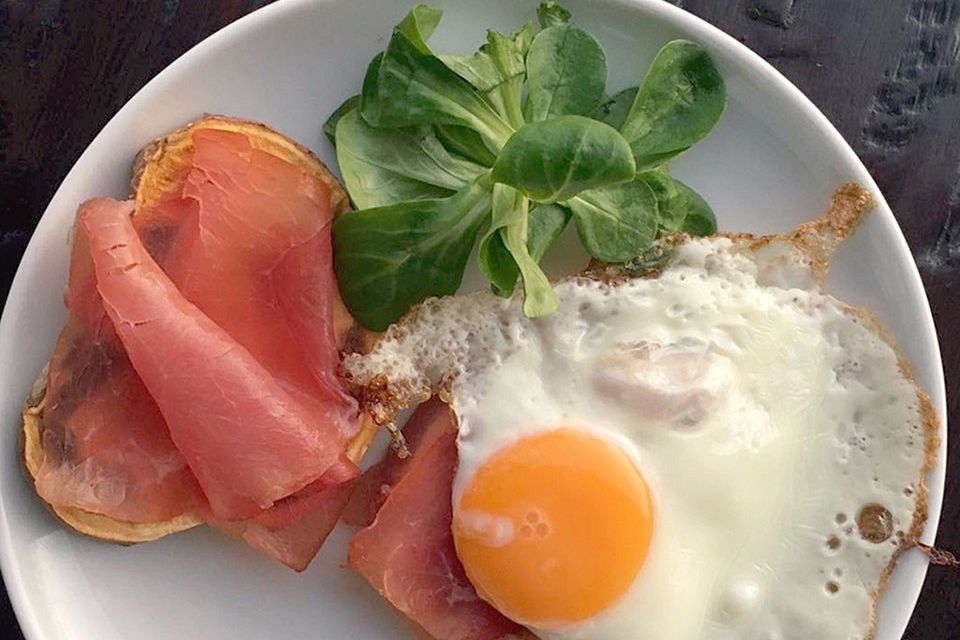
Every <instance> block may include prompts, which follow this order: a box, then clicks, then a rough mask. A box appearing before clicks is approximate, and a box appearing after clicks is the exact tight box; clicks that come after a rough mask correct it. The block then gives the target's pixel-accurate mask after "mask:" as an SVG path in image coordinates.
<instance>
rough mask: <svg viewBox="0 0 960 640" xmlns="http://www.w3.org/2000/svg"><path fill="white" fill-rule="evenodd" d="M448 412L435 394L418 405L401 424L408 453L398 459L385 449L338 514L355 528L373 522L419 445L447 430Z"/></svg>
mask: <svg viewBox="0 0 960 640" xmlns="http://www.w3.org/2000/svg"><path fill="white" fill-rule="evenodd" d="M449 413H450V409H449V407H447V405H446V403H444V402H442V401H441V400H440V399H439V398H436V397H434V398H431V399H430V400H427V401H426V402H424V403H423V404H421V405H420V406H419V407H417V410H416V411H414V412H413V415H411V416H410V419H409V420H407V423H406V424H405V425H403V437H404V439H405V440H406V443H407V449H408V450H409V451H410V454H411V455H409V456H407V457H406V458H401V457H400V456H398V455H396V454H395V453H394V452H392V451H388V452H387V453H386V455H384V457H383V460H381V461H380V462H378V463H376V464H375V465H373V466H372V467H370V468H369V469H367V470H366V471H364V472H363V475H362V476H360V478H359V479H358V480H357V485H356V489H354V491H353V494H352V495H351V496H350V502H349V503H347V507H346V509H344V511H343V515H342V516H341V517H342V519H343V521H344V522H345V523H347V524H349V525H353V526H358V527H366V526H369V525H370V524H371V523H373V519H374V518H375V517H376V515H377V511H379V510H380V507H382V506H383V503H384V502H385V501H386V499H387V496H388V495H390V491H392V490H393V487H394V486H396V484H397V483H398V482H399V481H400V480H401V479H402V478H403V476H404V475H406V473H407V471H408V469H409V466H410V464H411V462H412V461H413V459H414V456H415V455H416V453H417V451H419V450H420V445H421V444H422V443H424V442H427V443H431V442H434V441H435V440H436V438H437V436H438V435H441V434H443V433H446V432H447V431H449V430H450V415H449Z"/></svg>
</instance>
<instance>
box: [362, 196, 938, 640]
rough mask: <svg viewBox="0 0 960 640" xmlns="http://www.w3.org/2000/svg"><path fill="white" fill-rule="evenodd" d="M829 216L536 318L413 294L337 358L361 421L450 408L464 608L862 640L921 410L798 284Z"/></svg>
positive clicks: (911, 496)
mask: <svg viewBox="0 0 960 640" xmlns="http://www.w3.org/2000/svg"><path fill="white" fill-rule="evenodd" d="M849 213H850V212H849V211H847V212H846V214H847V215H849ZM858 215H859V214H858ZM846 223H847V224H846V226H844V225H838V218H837V217H836V214H834V217H833V218H828V219H825V220H823V221H820V223H818V224H815V225H810V226H807V227H804V228H801V229H800V230H798V232H797V233H795V234H793V235H792V236H783V237H777V238H767V239H760V240H757V239H753V238H749V237H746V236H740V237H735V238H727V237H712V238H703V239H693V238H681V239H679V240H675V241H673V242H672V243H670V244H669V246H665V247H661V251H662V252H663V255H664V260H663V262H665V264H662V265H660V266H658V268H657V269H656V270H655V272H654V273H647V272H643V273H635V272H631V269H630V267H629V266H628V267H627V268H617V269H608V270H601V271H595V272H593V273H590V274H586V275H584V276H581V277H576V278H572V279H568V280H566V281H564V282H561V283H559V284H557V285H556V287H555V289H556V293H557V297H558V300H559V309H558V310H557V312H556V313H555V314H553V315H551V316H549V317H545V318H538V319H530V318H526V317H524V315H523V313H522V308H521V302H522V301H521V300H519V299H517V298H513V299H501V298H497V297H495V296H493V295H492V294H489V293H486V292H479V293H474V294H469V295H465V296H457V297H449V298H444V299H436V300H431V301H428V302H426V303H424V304H423V305H422V306H421V307H420V308H419V309H417V310H416V311H415V312H414V313H413V314H411V315H410V316H408V317H407V318H406V319H405V320H403V321H402V322H401V323H399V324H398V325H395V326H394V327H393V328H392V329H391V330H390V331H389V332H388V333H387V335H386V337H385V338H384V339H382V340H380V341H379V343H378V344H377V345H376V347H375V348H374V349H373V350H372V351H371V352H370V353H369V354H367V355H362V356H360V355H354V356H350V357H349V358H348V359H347V361H346V363H345V366H346V370H347V372H348V374H349V375H350V376H351V377H352V378H353V380H354V381H355V382H356V383H357V384H359V385H361V386H363V385H368V386H371V387H373V386H377V387H378V388H379V394H378V397H380V398H386V397H389V398H390V400H391V401H390V403H389V405H378V406H373V407H372V409H373V410H374V411H379V412H380V413H381V415H380V417H381V419H389V417H390V416H391V415H392V412H393V411H394V410H395V409H396V408H397V407H398V406H399V405H403V404H406V403H409V402H412V401H416V400H420V399H423V398H424V397H425V396H427V395H429V394H430V393H433V392H437V391H439V392H440V394H441V397H443V398H444V399H445V400H446V401H447V402H448V403H449V404H450V406H451V407H452V409H453V411H454V413H455V414H456V417H457V420H458V425H459V427H458V428H459V436H458V450H459V456H460V464H459V468H458V471H457V473H456V476H455V478H454V485H453V493H452V500H453V514H454V515H453V524H452V526H453V534H454V539H455V542H456V547H457V553H458V555H459V557H460V559H461V561H462V562H463V565H464V567H465V569H466V571H467V575H468V576H469V578H470V580H471V582H472V583H473V585H474V586H475V587H476V589H477V592H478V593H479V594H480V595H481V597H483V598H484V599H485V600H487V601H488V602H490V603H491V604H492V605H493V606H494V607H495V608H497V609H498V610H499V611H500V612H501V613H503V614H504V615H506V616H507V617H509V618H511V619H513V620H515V621H517V622H519V623H521V624H524V625H525V626H527V627H529V628H530V629H531V630H532V631H533V632H534V633H536V634H537V635H538V636H540V637H542V638H544V639H568V638H569V639H581V638H582V639H587V638H590V639H599V640H605V639H609V640H618V639H625V638H644V639H645V640H656V639H660V638H664V639H671V640H677V639H680V640H682V639H699V638H719V639H730V640H733V639H746V638H749V639H751V640H754V639H765V640H781V639H783V640H785V639H789V638H798V639H800V638H803V639H807V638H812V637H816V638H843V639H848V638H867V637H870V636H871V635H872V632H873V624H874V616H875V611H874V609H875V604H876V600H877V598H878V596H879V593H880V591H881V590H882V587H883V584H884V582H885V580H886V577H887V574H888V573H889V571H890V570H891V569H892V565H893V562H894V561H895V559H896V556H897V554H898V553H899V552H900V551H901V550H902V549H904V548H905V547H906V546H908V545H909V544H911V543H912V541H913V540H914V538H915V536H916V535H917V534H918V533H919V529H920V526H921V525H922V522H923V515H924V500H925V488H924V484H923V479H924V476H925V473H926V471H927V470H928V468H929V466H930V464H931V463H932V457H933V454H934V451H935V447H936V442H935V435H934V434H935V427H936V425H935V422H936V418H935V416H934V413H933V411H932V409H931V406H930V403H929V400H928V399H927V397H926V396H925V394H923V392H922V391H920V390H919V389H918V387H917V386H916V384H915V383H914V381H913V379H912V376H911V374H910V373H909V367H908V366H907V365H906V364H905V362H904V361H903V360H902V359H901V358H900V357H899V356H898V354H897V352H896V350H895V348H894V347H893V346H892V343H891V342H890V341H889V340H887V339H886V338H885V337H884V334H883V332H882V331H881V330H880V328H879V325H877V324H876V323H875V321H873V320H872V318H871V317H870V316H869V315H868V314H865V313H864V312H861V311H858V310H856V309H853V308H851V307H848V306H847V305H845V304H843V303H842V302H840V301H838V300H836V299H835V298H833V297H831V296H829V295H827V294H825V293H823V292H822V291H821V287H820V284H819V280H820V277H821V276H822V272H823V269H824V268H825V266H826V265H825V257H827V256H828V254H829V251H830V249H831V248H832V247H833V246H835V245H836V244H837V243H838V242H839V240H840V239H841V236H842V235H843V233H845V232H846V229H847V227H849V226H851V225H850V223H851V221H850V220H847V221H846ZM641 271H643V270H641ZM384 384H385V385H386V389H387V390H388V393H386V394H384V393H383V388H382V387H383V385H384ZM374 404H376V403H374Z"/></svg>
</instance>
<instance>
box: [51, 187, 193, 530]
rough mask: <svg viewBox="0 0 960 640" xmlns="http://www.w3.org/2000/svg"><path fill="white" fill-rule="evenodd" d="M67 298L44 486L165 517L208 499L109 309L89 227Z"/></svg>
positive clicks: (120, 512) (111, 508)
mask: <svg viewBox="0 0 960 640" xmlns="http://www.w3.org/2000/svg"><path fill="white" fill-rule="evenodd" d="M110 206H112V205H110ZM65 303H66V306H67V310H68V317H67V323H66V326H65V327H64V329H63V331H62V332H61V334H60V338H59V339H58V341H57V346H56V350H55V351H54V354H53V357H52V358H51V359H50V365H49V373H48V375H47V388H46V395H45V407H44V411H43V417H42V421H41V424H40V438H41V443H42V446H43V450H44V458H43V464H42V465H41V467H40V469H39V471H38V473H37V477H36V489H37V492H38V493H39V495H40V496H41V497H42V498H43V499H44V500H45V501H46V502H48V503H50V504H53V505H57V506H68V507H79V508H81V509H84V510H86V511H90V512H93V513H98V514H101V515H105V516H108V517H111V518H114V519H116V520H122V521H126V522H140V523H146V522H163V521H166V520H169V519H171V518H174V517H177V516H179V515H182V514H184V513H192V512H196V511H198V510H199V509H201V508H203V507H204V505H205V503H206V500H205V498H204V496H203V493H202V492H201V491H200V487H199V485H198V484H197V481H196V479H195V478H194V476H193V473H192V472H191V471H190V468H189V467H188V466H187V462H186V460H185V459H184V458H183V456H182V455H181V453H180V452H179V451H178V450H177V448H176V447H175V446H174V444H173V441H172V440H171V439H170V436H169V433H168V432H167V427H166V424H165V423H164V420H163V416H162V415H161V413H160V411H159V409H157V406H156V403H154V401H153V399H152V398H151V397H150V395H149V394H148V393H147V390H146V389H145V388H144V386H143V383H142V382H141V381H140V378H139V377H137V374H136V372H135V371H134V369H133V366H132V365H131V364H130V359H129V358H128V357H127V354H126V352H125V351H124V350H123V345H122V344H121V343H120V340H119V338H118V337H117V334H116V332H115V331H114V330H113V324H112V323H111V322H110V319H109V318H108V317H107V315H106V312H105V311H104V308H103V304H102V302H101V301H100V296H99V295H98V294H97V283H96V277H95V274H94V268H93V260H92V258H91V256H90V248H89V245H88V243H87V242H86V239H85V238H84V236H83V234H75V235H74V239H73V249H72V252H71V260H70V279H69V283H68V287H67V292H66V296H65Z"/></svg>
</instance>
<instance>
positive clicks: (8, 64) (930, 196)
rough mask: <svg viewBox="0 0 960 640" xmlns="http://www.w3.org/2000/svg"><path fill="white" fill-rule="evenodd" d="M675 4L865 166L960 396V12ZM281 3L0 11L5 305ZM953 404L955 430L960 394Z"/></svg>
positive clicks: (931, 594) (932, 595)
mask: <svg viewBox="0 0 960 640" xmlns="http://www.w3.org/2000/svg"><path fill="white" fill-rule="evenodd" d="M477 1H482V0H477ZM664 1H667V0H664ZM411 2H412V0H411ZM672 2H673V4H677V5H679V6H681V7H683V8H684V9H687V10H688V11H691V12H693V13H695V14H696V15H698V16H700V17H702V18H704V19H706V20H708V21H709V22H711V23H713V24H715V25H717V26H718V27H720V28H721V29H723V30H725V31H727V32H728V33H731V34H732V35H733V36H735V37H736V38H738V39H739V40H741V41H742V42H744V43H745V44H746V45H747V46H749V47H751V48H752V49H754V50H755V51H757V52H758V53H760V55H762V56H763V57H765V58H766V59H767V60H769V61H770V62H771V63H773V65H774V66H776V67H777V68H778V69H779V70H780V71H781V72H783V73H784V74H785V75H786V76H787V77H788V78H789V79H790V80H791V81H793V82H794V83H795V84H796V85H797V86H799V87H800V89H801V90H803V91H804V92H805V93H806V94H807V95H808V96H810V98H811V99H812V100H813V101H814V102H815V103H816V104H817V105H818V106H819V107H820V109H822V110H823V111H824V112H825V113H826V114H827V116H828V117H829V118H830V120H831V121H833V123H834V124H835V125H836V126H837V127H838V128H839V129H840V132H841V133H842V134H843V135H844V137H845V138H846V139H847V141H848V142H849V143H850V144H851V145H852V146H853V148H854V149H855V150H856V151H857V153H858V154H860V157H861V158H863V160H864V162H865V163H866V165H867V167H868V168H869V169H870V172H871V173H872V174H873V176H874V177H875V178H876V180H877V182H878V183H879V184H880V188H881V189H882V190H883V192H884V194H885V195H886V197H887V199H888V201H889V203H890V205H891V207H892V208H893V211H894V213H895V214H896V216H897V219H898V220H899V221H900V226H901V228H902V229H903V232H904V234H906V237H907V241H908V242H909V243H910V246H911V248H912V249H913V254H914V256H915V258H916V260H917V263H918V264H919V266H920V273H921V274H922V276H923V280H924V283H925V285H926V287H927V292H928V294H929V296H930V302H931V304H932V306H933V313H934V317H935V319H936V322H937V327H938V330H939V334H940V344H941V349H942V351H943V359H944V366H945V369H946V375H947V388H948V389H956V388H957V384H958V381H960V335H958V332H957V329H956V327H957V322H958V318H960V297H958V295H957V294H958V288H960V0H672ZM268 3H269V2H268V1H266V0H209V1H207V0H183V1H181V0H0V295H2V296H3V297H4V298H5V296H6V292H7V289H8V287H9V284H10V280H11V279H12V278H13V274H14V272H15V271H16V268H17V264H18V262H19V259H20V255H21V253H22V252H23V249H24V248H25V247H26V244H27V242H28V240H29V239H30V233H31V231H32V229H33V227H34V225H35V224H36V222H37V221H38V220H39V218H40V215H41V214H42V213H43V210H44V208H45V207H46V205H47V201H48V200H49V199H50V198H51V196H52V195H53V192H54V190H55V189H56V188H57V186H58V185H59V183H60V181H61V180H62V179H63V177H64V176H65V175H66V173H67V170H68V169H69V168H70V167H71V166H72V165H73V163H74V161H75V160H76V159H77V157H78V156H79V155H80V153H81V152H82V151H83V149H84V148H85V147H86V145H87V144H88V143H89V142H90V141H91V140H92V139H93V137H94V135H95V134H96V133H97V132H98V131H99V130H100V128H101V127H103V125H104V124H106V122H107V120H108V119H109V118H110V117H111V116H112V115H113V114H114V112H116V111H117V110H118V109H119V108H120V107H121V106H122V105H123V103H124V102H126V101H127V99H128V98H130V96H132V95H133V94H134V92H136V91H137V89H139V88H140V87H141V86H142V85H143V84H144V83H146V82H147V81H148V80H149V79H150V78H151V77H153V76H154V75H155V74H156V73H157V72H159V71H160V70H161V69H163V68H164V67H165V66H166V65H167V64H168V63H169V62H171V61H172V60H173V59H174V58H176V57H177V56H179V55H180V54H181V53H183V52H184V51H186V50H187V49H188V48H189V47H191V46H193V45H194V44H195V43H197V42H199V41H200V40H202V39H203V38H204V37H206V36H207V35H209V34H210V33H212V32H213V31H215V30H217V29H219V28H221V27H223V26H225V25H226V24H228V23H230V22H232V21H233V20H235V19H236V18H238V17H240V16H242V15H244V14H245V13H248V12H249V11H251V10H253V9H255V8H258V7H260V6H263V5H265V4H268ZM4 366H10V363H5V364H4ZM948 401H949V418H950V421H951V422H954V423H957V421H958V420H960V396H958V394H956V393H953V394H950V395H949V397H948ZM948 455H949V459H950V467H949V468H950V471H949V472H948V478H947V495H946V502H945V504H944V509H943V515H942V517H941V523H942V526H941V531H940V537H939V539H938V541H937V542H938V544H939V545H940V546H943V547H946V548H949V549H954V550H958V549H960V528H958V527H955V526H952V525H953V523H955V522H956V521H957V518H958V516H960V485H958V479H957V474H958V472H960V458H958V456H960V439H958V438H953V439H952V440H951V442H950V451H949V452H948ZM8 462H9V461H5V462H4V464H6V463H8ZM957 571H958V570H956V569H944V568H940V567H932V568H931V570H930V573H929V575H928V577H927V582H926V586H925V588H924V591H923V595H922V597H921V599H920V604H919V606H918V608H917V610H916V612H915V614H914V616H913V621H912V623H911V625H910V627H909V629H908V631H907V633H906V636H905V637H906V638H910V639H916V638H924V639H926V638H960V581H958V577H960V575H958V574H957ZM8 637H9V638H20V637H21V636H20V634H19V632H18V630H17V626H16V621H15V619H14V616H13V613H12V611H11V610H10V605H9V603H8V602H6V598H5V596H4V595H3V592H2V591H0V638H8Z"/></svg>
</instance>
